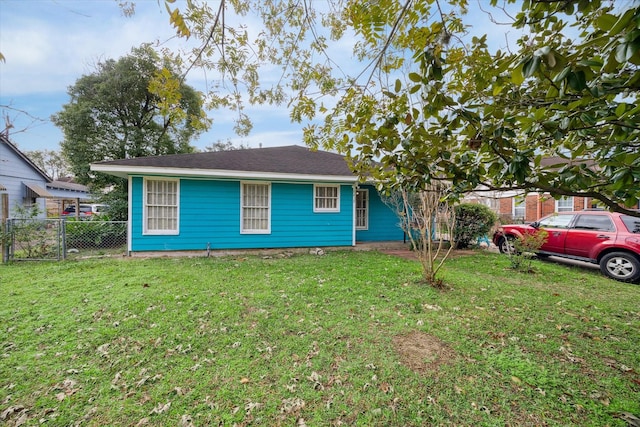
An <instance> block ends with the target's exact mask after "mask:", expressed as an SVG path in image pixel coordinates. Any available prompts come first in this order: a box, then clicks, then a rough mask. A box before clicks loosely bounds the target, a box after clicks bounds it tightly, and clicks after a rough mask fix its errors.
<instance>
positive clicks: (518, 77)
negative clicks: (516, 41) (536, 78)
mask: <svg viewBox="0 0 640 427" xmlns="http://www.w3.org/2000/svg"><path fill="white" fill-rule="evenodd" d="M511 81H512V82H513V84H515V85H517V86H520V85H521V84H522V83H523V82H524V76H523V75H522V65H518V66H517V67H516V68H515V69H514V70H513V71H512V72H511Z"/></svg>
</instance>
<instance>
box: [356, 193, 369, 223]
mask: <svg viewBox="0 0 640 427" xmlns="http://www.w3.org/2000/svg"><path fill="white" fill-rule="evenodd" d="M368 228H369V190H367V189H361V190H356V230H367V229H368Z"/></svg>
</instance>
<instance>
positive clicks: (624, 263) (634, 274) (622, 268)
mask: <svg viewBox="0 0 640 427" xmlns="http://www.w3.org/2000/svg"><path fill="white" fill-rule="evenodd" d="M600 271H602V273H603V274H604V275H605V276H607V277H610V278H612V279H615V280H620V281H621V282H637V281H638V280H640V260H638V258H637V257H636V256H634V255H632V254H630V253H627V252H611V253H608V254H606V255H605V256H603V257H602V259H601V260H600Z"/></svg>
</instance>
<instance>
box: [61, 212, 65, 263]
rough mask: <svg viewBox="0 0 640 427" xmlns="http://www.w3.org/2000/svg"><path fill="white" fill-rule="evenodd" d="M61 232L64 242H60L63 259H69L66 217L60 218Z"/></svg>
mask: <svg viewBox="0 0 640 427" xmlns="http://www.w3.org/2000/svg"><path fill="white" fill-rule="evenodd" d="M60 233H61V234H62V242H61V244H60V247H61V249H62V259H67V220H66V219H65V218H62V219H61V220H60Z"/></svg>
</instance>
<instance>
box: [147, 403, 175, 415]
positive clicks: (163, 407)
mask: <svg viewBox="0 0 640 427" xmlns="http://www.w3.org/2000/svg"><path fill="white" fill-rule="evenodd" d="M169 408H171V402H170V401H169V402H167V403H165V404H164V405H163V404H162V403H158V405H157V406H156V407H155V408H153V410H152V411H151V413H152V414H162V413H163V412H167V411H168V410H169Z"/></svg>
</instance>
